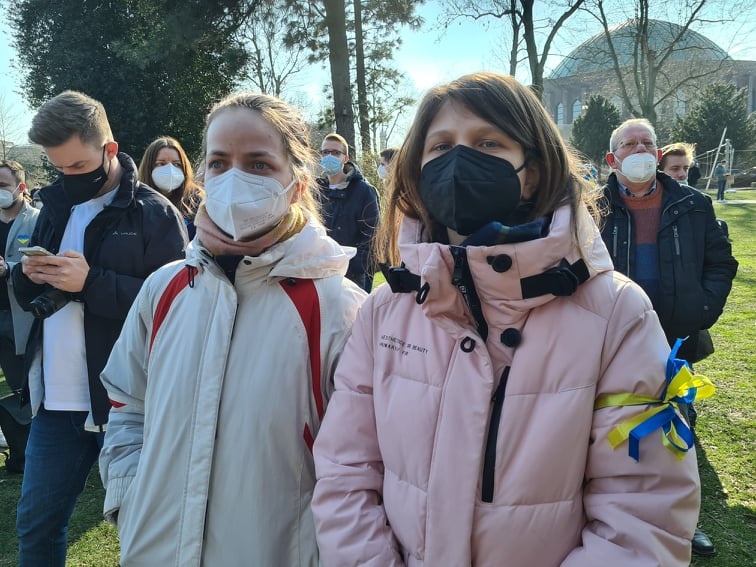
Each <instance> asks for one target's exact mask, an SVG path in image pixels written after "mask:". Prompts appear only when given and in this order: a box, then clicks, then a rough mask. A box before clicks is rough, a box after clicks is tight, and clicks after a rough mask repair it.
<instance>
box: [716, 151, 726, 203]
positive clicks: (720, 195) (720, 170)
mask: <svg viewBox="0 0 756 567" xmlns="http://www.w3.org/2000/svg"><path fill="white" fill-rule="evenodd" d="M714 175H715V176H716V177H717V203H724V202H725V189H727V160H724V159H723V160H722V161H720V162H719V164H717V167H715V168H714Z"/></svg>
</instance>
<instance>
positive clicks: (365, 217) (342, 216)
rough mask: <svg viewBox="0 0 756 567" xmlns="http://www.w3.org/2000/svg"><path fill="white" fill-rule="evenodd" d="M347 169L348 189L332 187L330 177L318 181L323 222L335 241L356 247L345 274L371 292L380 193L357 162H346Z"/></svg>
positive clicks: (320, 178)
mask: <svg viewBox="0 0 756 567" xmlns="http://www.w3.org/2000/svg"><path fill="white" fill-rule="evenodd" d="M345 169H346V171H347V175H348V176H349V177H348V180H349V184H348V185H347V187H346V188H345V189H331V188H329V187H328V177H319V178H318V179H317V182H318V187H319V189H320V191H319V198H320V204H321V208H322V212H323V222H324V223H325V226H326V230H327V231H328V235H329V236H330V237H331V238H333V239H334V240H335V241H336V242H338V243H339V244H342V245H344V246H354V247H355V248H357V255H356V256H355V257H354V258H352V259H351V260H350V262H349V269H348V271H347V274H346V275H347V277H348V278H349V279H350V280H352V281H354V282H356V283H357V284H358V285H359V286H360V287H362V288H363V289H365V290H366V291H368V292H369V291H370V287H371V286H372V282H373V271H374V270H373V268H372V259H371V245H372V242H373V235H374V234H375V229H376V228H377V226H378V221H379V217H380V213H379V211H380V209H379V206H378V191H376V189H375V187H373V186H372V185H370V183H368V182H367V181H365V178H364V177H363V176H362V173H361V172H360V170H359V168H358V167H357V166H356V165H355V164H354V163H352V162H351V161H350V162H347V164H346V166H345Z"/></svg>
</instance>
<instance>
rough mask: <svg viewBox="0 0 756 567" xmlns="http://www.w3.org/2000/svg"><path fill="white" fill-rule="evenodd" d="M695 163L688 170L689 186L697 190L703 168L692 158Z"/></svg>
mask: <svg viewBox="0 0 756 567" xmlns="http://www.w3.org/2000/svg"><path fill="white" fill-rule="evenodd" d="M692 159H693V161H692V163H691V164H690V168H689V169H688V185H690V186H691V187H693V188H695V187H696V185H698V180H699V179H701V168H700V167H699V165H698V161H697V160H696V159H695V158H692Z"/></svg>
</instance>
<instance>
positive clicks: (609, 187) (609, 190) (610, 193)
mask: <svg viewBox="0 0 756 567" xmlns="http://www.w3.org/2000/svg"><path fill="white" fill-rule="evenodd" d="M656 182H657V185H661V189H663V192H664V195H663V197H662V199H663V205H662V206H663V207H665V208H666V206H667V205H669V204H671V203H674V202H676V201H679V200H680V199H684V198H685V197H687V196H689V195H690V194H691V193H692V192H693V191H695V189H691V188H690V187H688V186H687V185H680V184H679V183H678V182H677V181H675V180H674V179H672V178H671V177H670V176H669V175H667V174H666V173H664V172H663V171H657V172H656ZM657 190H658V188H657ZM604 195H605V196H606V197H607V198H608V199H609V200H610V201H611V203H612V205H614V206H621V207H622V208H625V204H624V201H623V200H622V197H621V196H620V190H619V183H618V181H617V175H616V174H615V173H612V174H611V175H609V178H608V179H607V180H606V185H605V186H604Z"/></svg>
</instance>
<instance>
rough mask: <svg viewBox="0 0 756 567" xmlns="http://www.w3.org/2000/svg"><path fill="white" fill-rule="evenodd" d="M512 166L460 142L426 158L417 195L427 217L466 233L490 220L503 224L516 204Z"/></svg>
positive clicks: (518, 192) (517, 196)
mask: <svg viewBox="0 0 756 567" xmlns="http://www.w3.org/2000/svg"><path fill="white" fill-rule="evenodd" d="M525 165H526V163H523V164H522V165H521V166H520V167H518V168H517V169H515V167H514V166H513V165H512V164H511V163H509V162H508V161H507V160H505V159H502V158H499V157H496V156H492V155H489V154H485V153H483V152H479V151H476V150H473V149H472V148H469V147H467V146H463V145H461V144H460V145H457V146H454V147H453V148H452V149H451V150H449V151H448V152H446V153H445V154H444V155H442V156H441V157H438V158H436V159H434V160H432V161H429V162H428V163H426V164H425V166H424V167H423V170H422V172H421V173H420V198H421V199H422V201H423V204H424V205H425V206H426V208H427V209H428V211H429V212H430V214H431V216H432V217H433V218H434V219H435V220H437V221H438V222H440V223H441V224H442V225H444V226H445V227H447V228H450V229H452V230H453V231H455V232H456V233H457V234H461V235H463V236H469V235H470V234H472V233H474V232H475V231H476V230H478V229H480V228H482V227H483V226H485V225H487V224H488V223H490V222H493V221H498V222H501V223H504V222H505V221H506V220H507V217H508V216H509V215H511V214H512V213H513V212H514V211H515V210H516V209H517V206H518V205H519V203H520V196H521V187H520V178H519V177H517V173H518V172H519V171H522V169H523V168H524V167H525Z"/></svg>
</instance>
